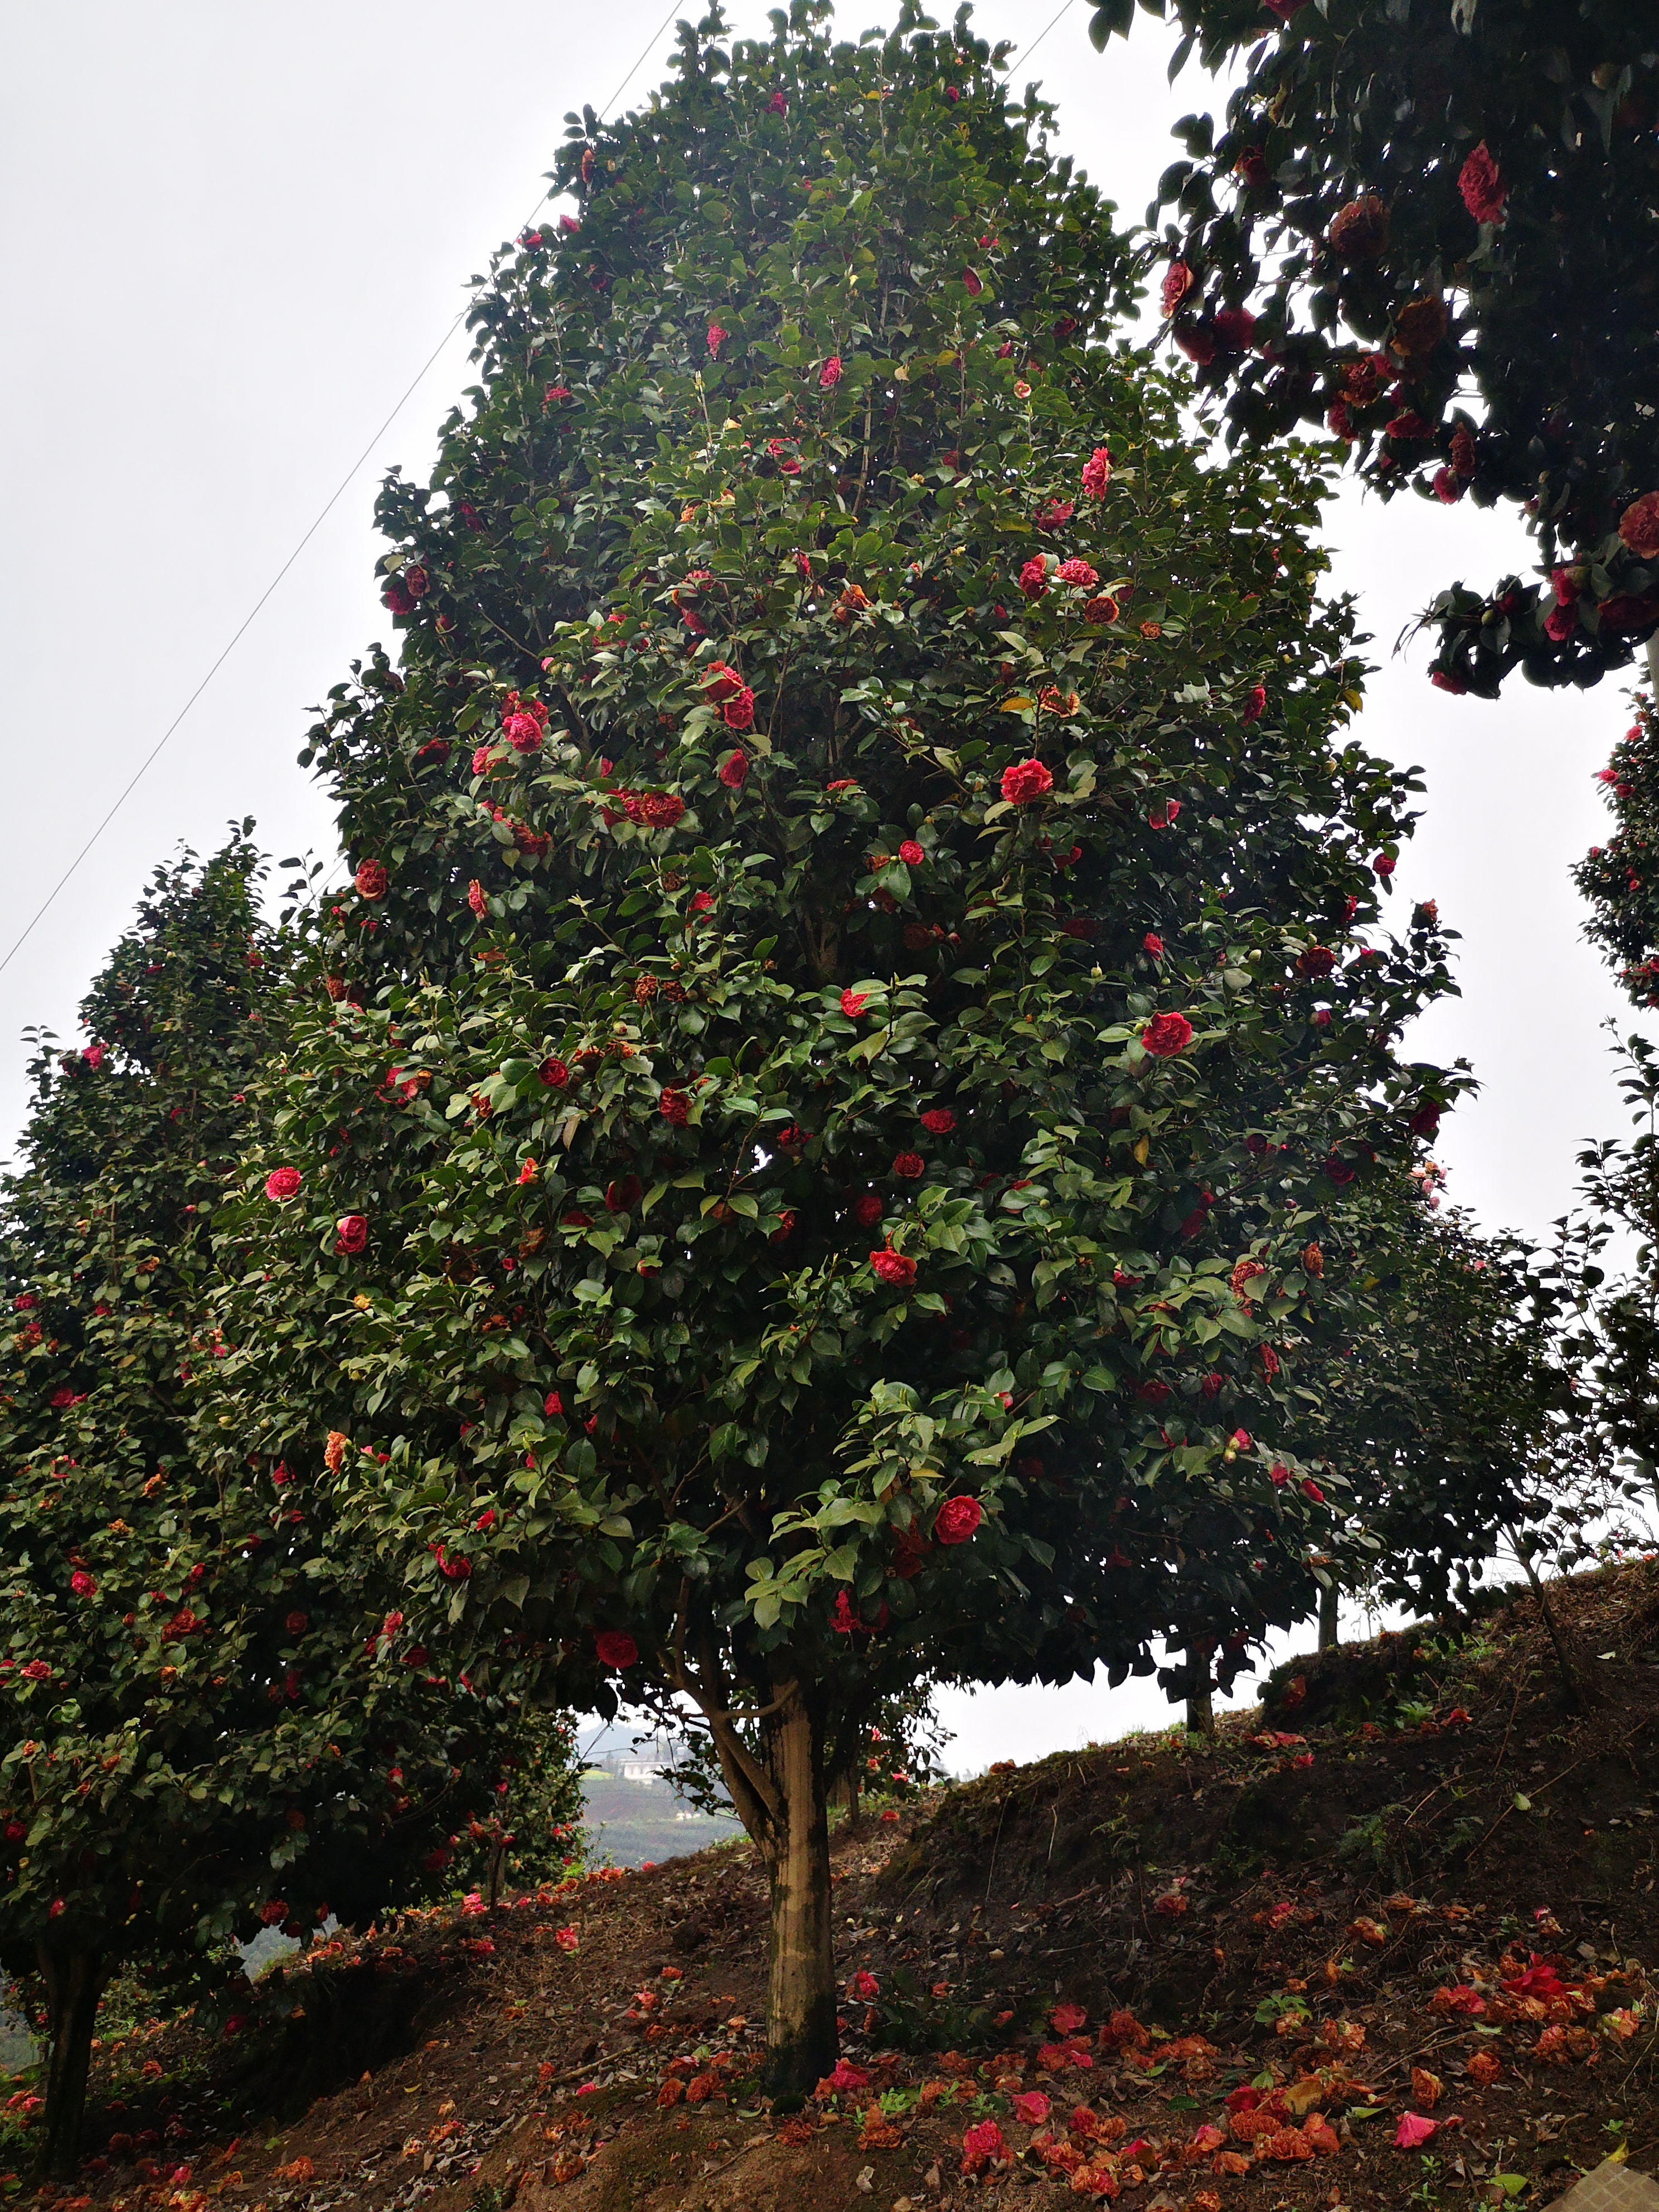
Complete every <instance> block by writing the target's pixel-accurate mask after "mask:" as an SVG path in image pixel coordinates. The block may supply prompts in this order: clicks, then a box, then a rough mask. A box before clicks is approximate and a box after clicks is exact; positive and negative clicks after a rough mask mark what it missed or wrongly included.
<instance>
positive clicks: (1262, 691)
mask: <svg viewBox="0 0 1659 2212" xmlns="http://www.w3.org/2000/svg"><path fill="white" fill-rule="evenodd" d="M1266 706H1267V688H1266V686H1265V685H1263V684H1256V685H1255V686H1254V687H1253V689H1252V690H1251V692H1250V696H1249V699H1248V700H1247V701H1246V702H1245V705H1244V711H1243V714H1241V715H1240V716H1239V718H1238V719H1239V720H1240V721H1241V722H1259V721H1260V720H1261V715H1262V710H1263V709H1264V708H1266Z"/></svg>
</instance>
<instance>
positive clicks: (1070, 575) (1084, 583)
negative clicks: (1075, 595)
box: [1054, 560, 1100, 592]
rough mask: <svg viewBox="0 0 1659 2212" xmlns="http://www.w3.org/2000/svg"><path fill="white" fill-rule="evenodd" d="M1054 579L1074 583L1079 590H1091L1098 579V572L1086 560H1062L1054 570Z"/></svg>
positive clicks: (1057, 581) (1058, 581)
mask: <svg viewBox="0 0 1659 2212" xmlns="http://www.w3.org/2000/svg"><path fill="white" fill-rule="evenodd" d="M1054 580H1055V582H1056V583H1060V584H1075V585H1076V586H1077V587H1078V589H1079V591H1083V592H1092V591H1093V589H1094V587H1095V586H1096V585H1097V583H1098V582H1099V581H1100V572H1099V570H1098V569H1097V568H1091V567H1090V566H1089V563H1088V562H1086V561H1077V560H1072V561H1062V562H1060V566H1059V568H1056V569H1055V571H1054Z"/></svg>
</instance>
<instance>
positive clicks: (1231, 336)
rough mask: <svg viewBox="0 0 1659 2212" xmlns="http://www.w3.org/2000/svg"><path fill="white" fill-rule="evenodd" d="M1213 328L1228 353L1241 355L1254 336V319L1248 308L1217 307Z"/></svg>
mask: <svg viewBox="0 0 1659 2212" xmlns="http://www.w3.org/2000/svg"><path fill="white" fill-rule="evenodd" d="M1213 327H1214V330H1215V334H1216V336H1217V337H1218V338H1219V339H1220V341H1221V343H1222V347H1223V349H1225V351H1226V352H1228V353H1243V352H1244V351H1245V350H1246V349H1248V347H1249V343H1250V341H1251V339H1252V338H1254V337H1255V316H1254V315H1253V314H1252V313H1250V311H1249V308H1248V307H1218V309H1217V310H1216V313H1215V317H1214V322H1213Z"/></svg>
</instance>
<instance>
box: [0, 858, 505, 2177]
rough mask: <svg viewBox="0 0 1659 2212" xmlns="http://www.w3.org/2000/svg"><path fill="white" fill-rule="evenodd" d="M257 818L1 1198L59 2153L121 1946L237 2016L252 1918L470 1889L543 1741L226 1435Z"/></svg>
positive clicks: (55, 1073)
mask: <svg viewBox="0 0 1659 2212" xmlns="http://www.w3.org/2000/svg"><path fill="white" fill-rule="evenodd" d="M250 827H251V825H247V824H244V825H243V827H242V829H241V830H240V832H238V833H237V835H236V836H234V838H233V840H232V842H230V843H229V844H228V846H227V847H226V848H225V849H224V850H223V851H222V853H220V854H218V855H217V856H216V858H215V859H214V860H211V861H210V862H209V863H208V864H207V865H206V866H197V865H196V864H195V862H194V861H193V860H191V858H190V857H189V856H186V857H185V859H183V860H180V861H179V863H178V864H177V865H176V866H172V867H167V868H163V869H161V870H159V871H158V872H156V875H155V878H154V879H153V881H152V883H151V884H150V887H149V894H148V896H147V897H146V900H145V902H144V905H143V908H142V910H141V912H140V915H139V916H138V920H137V926H136V927H134V928H133V929H132V930H131V932H130V933H129V934H128V935H127V936H126V937H125V938H124V939H122V941H121V943H120V944H119V945H118V946H117V947H116V949H115V951H114V953H113V954H112V957H111V959H110V962H109V963H108V965H107V967H106V969H105V971H104V972H103V974H102V975H100V977H99V978H98V980H97V981H96V982H95V983H94V986H93V988H92V990H91V992H90V994H88V999H87V1000H86V1003H85V1006H84V1008H83V1010H82V1011H83V1018H84V1019H85V1021H86V1023H87V1025H88V1032H89V1035H90V1036H91V1039H92V1042H90V1043H88V1045H87V1046H86V1047H85V1048H82V1049H79V1050H70V1051H67V1052H62V1051H59V1050H58V1048H56V1047H54V1046H53V1045H52V1044H51V1043H50V1042H49V1041H47V1040H46V1039H44V1038H43V1039H41V1040H40V1046H39V1051H38V1054H37V1056H36V1059H35V1061H34V1066H33V1073H34V1077H35V1081H36V1085H37V1089H36V1097H35V1103H34V1107H33V1113H32V1115H31V1117H30V1121H29V1123H28V1127H27V1131H26V1133H25V1136H24V1140H23V1161H22V1164H21V1166H20V1168H19V1169H18V1170H17V1171H16V1172H15V1173H14V1174H13V1175H12V1176H9V1178H8V1180H7V1182H6V1183H5V1186H4V1191H3V1212H0V1269H3V1290H4V1295H5V1296H6V1297H7V1298H8V1300H9V1304H10V1306H11V1309H12V1312H13V1321H14V1329H13V1333H12V1334H11V1335H10V1338H9V1341H8V1343H7V1346H6V1353H5V1360H4V1367H5V1373H4V1376H3V1380H0V1393H3V1395H0V1463H3V1466H4V1468H5V1470H6V1473H5V1477H4V1480H3V1484H0V1558H3V1561H4V1583H3V1588H4V1595H5V1599H6V1607H7V1629H6V1632H5V1636H4V1639H3V1642H4V1650H5V1656H4V1657H3V1658H0V1864H3V1867H4V1884H3V1887H0V1957H3V1959H4V1961H5V1963H6V1965H7V1966H9V1968H10V1969H11V1970H12V1971H14V1972H26V1973H31V1974H32V1973H35V1972H39V1973H40V1976H41V1977H42V1978H43V1979H44V1981H45V1984H46V1996H47V2001H48V2015H49V2021H50V2033H51V2044H52V2051H51V2062H50V2068H49V2075H48V2095H47V2099H46V2112H45V2115H44V2119H43V2127H42V2134H41V2159H42V2163H43V2165H44V2166H46V2168H47V2170H49V2171H51V2172H57V2173H62V2172H67V2171H68V2170H69V2168H70V2166H72V2165H73V2163H74V2160H75V2156H76V2136H77V2133H78V2130H79V2125H80V2118H81V2109H82V2100H83V2096H84V2090H85V2082H86V2069H87V2060H88V2043H89V2039H90V2036H91V2033H92V2029H93V2025H94V2016H95V2014H96V2009H97V2005H98V2000H99V1996H100V1990H101V1989H102V1987H103V1985H104V1984H105V1983H106V1981H107V1979H108V1978H109V1977H110V1975H111V1974H112V1973H113V1972H116V1971H117V1970H118V1969H119V1968H122V1967H131V1968H137V1969H139V1970H142V1971H143V1972H144V1973H145V1974H146V1975H147V1977H149V1978H150V1979H151V1980H152V1981H153V1982H154V1983H157V1984H163V1985H166V1984H173V1986H175V1987H176V1986H177V1985H178V1984H179V1982H180V1980H181V1978H183V1977H185V1975H187V1974H188V1975H189V1976H191V1978H193V1980H194V1981H195V1982H196V1984H197V1986H198V1987H199V1988H201V1989H202V1990H204V1991H205V1993H206V1996H207V1998H208V2000H209V2002H210V2006H211V2008H213V2010H214V2012H215V2013H216V2015H217V2016H218V2017H219V2018H221V2019H222V2020H223V2021H225V2023H226V2027H227V2032H232V2031H233V2029H234V2015H235V2013H236V2011H237V2009H238V2004H239V2000H238V1996H237V1994H236V1991H237V1985H238V1984H241V1987H242V1989H243V1990H244V1991H245V1990H246V1984H245V1983H244V1982H243V1981H242V1977H241V1972H240V1961H239V1960H237V1957H236V1954H235V1953H234V1951H233V1950H232V1949H231V1948H230V1941H229V1939H231V1938H232V1937H234V1936H251V1935H252V1934H254V1933H256V1932H257V1931H258V1929H259V1928H260V1927H261V1926H266V1927H270V1926H275V1927H279V1928H282V1929H285V1930H286V1931H287V1932H289V1933H290V1934H304V1933H307V1932H308V1931H309V1930H311V1929H313V1928H314V1927H315V1926H316V1925H317V1924H318V1923H319V1921H320V1920H321V1919H323V1918H324V1917H326V1916H327V1915H328V1914H329V1913H330V1912H333V1913H335V1914H337V1915H338V1916H339V1917H341V1918H343V1919H344V1920H346V1921H348V1922H353V1921H366V1920H368V1918H371V1917H373V1916H374V1913H375V1912H376V1911H378V1910H379V1909H380V1906H381V1905H383V1904H384V1903H386V1901H387V1900H388V1899H410V1898H413V1897H416V1896H419V1895H421V1894H422V1893H431V1892H432V1891H433V1890H434V1889H435V1888H438V1887H447V1880H446V1878H445V1869H447V1868H448V1867H449V1865H450V1863H451V1860H452V1857H453V1856H454V1855H455V1853H456V1850H457V1847H458V1846H459V1850H462V1851H465V1850H468V1849H469V1844H468V1841H467V1838H466V1836H465V1830H466V1827H467V1824H468V1821H469V1820H470V1819H471V1818H473V1817H475V1816H478V1815H482V1816H483V1818H484V1820H486V1821H487V1820H489V1818H491V1817H492V1816H493V1815H495V1814H496V1813H497V1812H498V1811H499V1810H500V1809H501V1806H502V1803H503V1800H502V1799H501V1796H498V1788H499V1787H500V1786H501V1785H503V1784H505V1783H506V1782H507V1771H506V1766H507V1762H513V1761H515V1760H516V1759H518V1758H519V1757H520V1755H521V1754H522V1753H523V1748H524V1747H523V1742H522V1731H521V1729H520V1727H519V1724H518V1717H517V1714H516V1712H515V1711H512V1710H510V1709H509V1708H507V1706H506V1705H503V1704H502V1703H501V1700H500V1699H495V1698H483V1697H469V1696H467V1695H466V1694H465V1692H462V1693H459V1694H458V1692H457V1689H456V1687H455V1686H454V1685H453V1684H452V1683H451V1682H449V1681H448V1680H446V1679H444V1677H443V1675H442V1674H441V1670H440V1669H439V1668H438V1667H437V1666H436V1665H435V1663H431V1662H428V1659H427V1656H426V1655H425V1654H424V1653H423V1652H422V1651H421V1650H419V1649H418V1648H417V1647H416V1642H415V1639H414V1638H413V1637H412V1636H411V1635H410V1634H409V1633H407V1632H405V1631H404V1627H403V1624H402V1622H401V1620H400V1619H399V1616H398V1612H397V1610H396V1608H395V1605H394V1604H393V1602H392V1595H388V1593H389V1592H390V1593H392V1594H393V1595H395V1591H396V1589H397V1587H398V1584H397V1582H396V1581H395V1580H392V1579H389V1578H388V1577H386V1575H385V1574H384V1573H383V1572H382V1571H380V1569H379V1567H378V1565H377V1564H376V1562H375V1561H374V1559H373V1558H372V1556H370V1555H368V1554H367V1553H365V1552H364V1551H363V1549H362V1547H361V1546H359V1545H356V1544H355V1543H353V1542H352V1541H350V1540H349V1537H347V1536H346V1535H345V1534H343V1531H342V1530H341V1528H340V1527H339V1525H338V1523H337V1519H336V1517H335V1516H334V1515H333V1514H332V1512H331V1510H330V1507H329V1504H328V1502H327V1499H326V1498H325V1494H324V1492H323V1491H322V1488H321V1486H319V1484H318V1483H317V1482H316V1481H315V1480H313V1479H311V1477H312V1474H313V1470H311V1469H310V1468H304V1467H300V1466H296V1467H295V1468H292V1469H290V1468H288V1467H285V1466H283V1465H282V1464H281V1463H274V1462H269V1461H264V1462H258V1463H256V1464H254V1465H250V1464H249V1463H248V1462H247V1460H246V1455H245V1454H242V1453H240V1452H238V1451H235V1450H234V1449H233V1450H228V1451H227V1452H226V1453H225V1454H224V1455H223V1457H222V1461H221V1462H218V1463H216V1464H213V1465H212V1466H211V1468H210V1467H209V1465H208V1463H207V1457H206V1455H204V1453H203V1452H202V1451H201V1450H200V1449H199V1448H198V1447H197V1443H196V1442H195V1441H194V1439H193V1437H192V1434H191V1430H192V1423H193V1421H194V1419H196V1418H197V1411H198V1408H199V1406H200V1404H201V1401H203V1400H204V1397H207V1396H210V1393H211V1389H212V1384H213V1377H214V1372H215V1370H216V1367H217V1366H218V1365H219V1364H220V1363H221V1362H222V1360H223V1359H224V1358H225V1357H226V1356H227V1355H228V1352H229V1351H230V1349H231V1347H230V1346H228V1344H227V1343H226V1341H225V1340H224V1339H223V1337H222V1334H221V1333H220V1331H219V1329H218V1328H217V1327H216V1324H215V1322H214V1320H213V1316H212V1314H211V1311H210V1296H211V1292H212V1290H213V1286H214V1281H215V1267H216V1261H215V1257H214V1250H213V1237H212V1231H213V1222H214V1215H215V1209H216V1206H217V1204H218V1202H219V1201H220V1200H221V1199H222V1196H223V1194H224V1189H225V1182H226V1178H227V1176H229V1175H231V1174H232V1172H233V1171H234V1164H235V1160H236V1156H237V1152H238V1150H239V1148H240V1145H241V1144H242V1143H243V1142H244V1141H245V1140H246V1128H247V1120H248V1113H247V1107H246V1095H247V1091H248V1090H249V1088H250V1087H251V1086H252V1083H253V1080H254V1079H255V1077H256V1075H257V1073H258V1069H259V1066H260V1065H261V1062H262V1061H263V1060H264V1059H265V1058H266V1056H267V1055H268V1054H269V1052H270V1044H271V1035H272V1027H273V1022H274V1023H275V1024H277V1025H279V1024H280V1021H281V1017H282V1010H283V1005H284V1003H285V998H286V992H287V987H288V975H287V969H286V965H285V962H284V958H283V947H282V942H281V939H279V938H278V936H277V935H276V933H274V932H273V931H271V930H270V929H269V928H268V927H265V926H264V924H263V923H262V922H261V921H260V920H259V918H258V911H257V904H256V897H255V890H256V883H257V878H258V859H257V855H256V854H255V853H254V850H253V848H252V845H251V844H250V842H248V829H249V828H250ZM209 1425H210V1427H212V1426H213V1424H212V1423H211V1420H210V1424H209ZM215 1433H218V1431H215ZM473 1856H474V1857H476V1856H477V1854H476V1853H475V1854H473ZM241 2005H242V2008H246V1996H244V1997H243V1998H242V1999H241Z"/></svg>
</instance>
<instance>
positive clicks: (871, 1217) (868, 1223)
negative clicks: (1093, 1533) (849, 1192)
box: [853, 1190, 883, 1229]
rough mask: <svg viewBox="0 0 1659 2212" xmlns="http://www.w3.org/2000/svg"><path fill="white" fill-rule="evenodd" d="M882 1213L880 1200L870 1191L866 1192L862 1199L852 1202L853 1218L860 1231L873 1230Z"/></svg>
mask: <svg viewBox="0 0 1659 2212" xmlns="http://www.w3.org/2000/svg"><path fill="white" fill-rule="evenodd" d="M882 1212H883V1207H882V1203H881V1200H879V1199H878V1197H877V1196H876V1194H875V1193H874V1191H872V1190H866V1192H865V1193H864V1194H863V1196H862V1197H860V1198H855V1199H854V1200H853V1218H854V1221H855V1222H857V1224H858V1225H859V1227H860V1229H873V1228H874V1227H875V1225H876V1224H877V1222H878V1221H879V1220H880V1219H881V1217H882Z"/></svg>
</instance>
